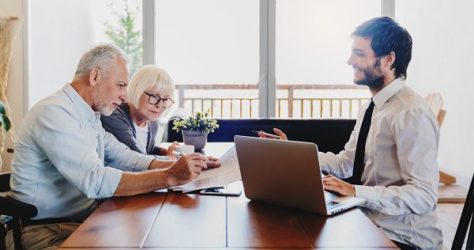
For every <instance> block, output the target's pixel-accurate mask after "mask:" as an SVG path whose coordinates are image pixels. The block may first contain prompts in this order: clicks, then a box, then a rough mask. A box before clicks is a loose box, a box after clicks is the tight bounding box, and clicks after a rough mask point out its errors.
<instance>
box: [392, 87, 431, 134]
mask: <svg viewBox="0 0 474 250" xmlns="http://www.w3.org/2000/svg"><path fill="white" fill-rule="evenodd" d="M393 109H394V110H393V111H394V112H393V113H392V114H393V118H394V121H393V122H394V124H398V125H402V124H412V125H414V124H419V123H429V124H430V126H433V127H437V121H436V118H435V116H434V114H433V111H432V110H431V108H430V106H429V105H428V103H426V101H425V100H424V99H423V97H421V96H420V95H419V94H417V93H416V92H415V91H413V90H412V89H411V88H410V87H408V86H404V87H403V88H402V89H400V91H399V92H398V93H397V94H396V95H395V96H394V105H393Z"/></svg>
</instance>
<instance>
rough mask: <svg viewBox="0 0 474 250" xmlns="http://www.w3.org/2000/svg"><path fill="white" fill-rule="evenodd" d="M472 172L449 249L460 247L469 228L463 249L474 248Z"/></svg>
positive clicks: (455, 249) (473, 186)
mask: <svg viewBox="0 0 474 250" xmlns="http://www.w3.org/2000/svg"><path fill="white" fill-rule="evenodd" d="M473 227H474V174H473V175H472V180H471V186H469V191H468V192H467V197H466V202H465V203H464V208H463V209H462V213H461V218H460V219H459V224H458V228H457V230H456V234H455V235H454V240H453V245H452V247H451V249H453V250H458V249H462V246H463V244H464V240H465V239H466V234H467V230H468V228H469V234H468V235H467V242H466V248H465V249H474V229H473Z"/></svg>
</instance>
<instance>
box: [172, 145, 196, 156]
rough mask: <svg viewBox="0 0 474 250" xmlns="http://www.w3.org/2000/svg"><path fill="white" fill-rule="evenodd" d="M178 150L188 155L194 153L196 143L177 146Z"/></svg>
mask: <svg viewBox="0 0 474 250" xmlns="http://www.w3.org/2000/svg"><path fill="white" fill-rule="evenodd" d="M175 150H176V152H178V153H180V154H182V155H188V154H192V153H194V145H181V146H178V147H176V149H175Z"/></svg>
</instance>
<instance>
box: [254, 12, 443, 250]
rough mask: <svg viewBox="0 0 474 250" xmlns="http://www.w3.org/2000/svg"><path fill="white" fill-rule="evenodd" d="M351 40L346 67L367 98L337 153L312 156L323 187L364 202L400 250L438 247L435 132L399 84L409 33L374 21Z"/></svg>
mask: <svg viewBox="0 0 474 250" xmlns="http://www.w3.org/2000/svg"><path fill="white" fill-rule="evenodd" d="M352 38H353V44H352V54H351V56H350V57H349V60H348V64H349V65H350V66H352V67H353V69H354V82H355V83H356V84H359V85H365V86H368V87H369V89H370V91H371V92H372V95H373V98H372V100H371V102H370V103H367V104H366V105H365V106H363V107H362V108H361V112H360V113H359V117H358V119H357V123H356V125H355V128H354V131H353V133H352V135H351V137H350V139H349V142H347V144H346V145H345V148H344V150H343V151H341V152H340V153H339V154H337V155H335V154H333V153H319V158H320V164H321V168H322V169H323V170H324V171H326V172H328V173H329V175H327V176H326V177H325V178H324V179H323V184H324V188H325V189H326V190H329V191H333V192H336V193H339V194H342V195H354V196H357V197H360V198H365V199H366V203H365V204H364V205H362V211H363V212H364V213H365V214H366V215H367V216H368V217H369V218H371V219H372V220H373V221H374V223H375V224H377V225H378V226H379V227H380V228H381V229H382V230H383V231H384V232H385V233H386V234H387V236H388V237H390V238H391V239H392V240H393V241H394V242H395V243H396V244H397V245H398V246H399V247H400V248H402V249H415V248H421V249H440V248H441V247H442V240H443V238H442V235H441V230H440V228H439V226H438V225H437V223H436V222H437V216H436V212H435V208H436V201H437V190H438V164H437V161H436V157H437V154H438V138H439V128H438V123H437V121H436V119H435V117H434V114H433V112H432V111H431V110H430V108H429V107H428V105H427V104H426V103H425V102H424V100H423V98H422V97H420V96H419V95H418V94H416V93H415V92H414V91H413V90H412V89H411V88H410V87H408V86H407V85H406V84H405V81H406V77H407V68H408V64H409V63H410V60H411V50H412V39H411V36H410V34H409V33H408V31H406V30H405V29H404V28H402V27H401V26H399V25H398V23H396V22H395V21H394V20H392V19H391V18H389V17H380V18H374V19H371V20H369V21H367V22H365V23H363V24H361V25H360V26H358V27H357V28H356V30H355V31H354V32H353V33H352ZM274 131H275V133H277V134H278V135H280V137H281V138H282V139H286V138H287V137H286V135H285V134H284V133H283V132H281V131H280V130H278V129H274ZM260 136H262V137H270V135H268V134H266V133H263V132H260ZM340 178H347V179H346V181H344V180H341V179H340Z"/></svg>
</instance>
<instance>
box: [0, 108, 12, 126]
mask: <svg viewBox="0 0 474 250" xmlns="http://www.w3.org/2000/svg"><path fill="white" fill-rule="evenodd" d="M10 126H11V123H10V119H9V118H8V116H7V113H6V111H5V105H4V104H3V102H2V101H0V127H2V128H3V129H5V131H8V130H10Z"/></svg>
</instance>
